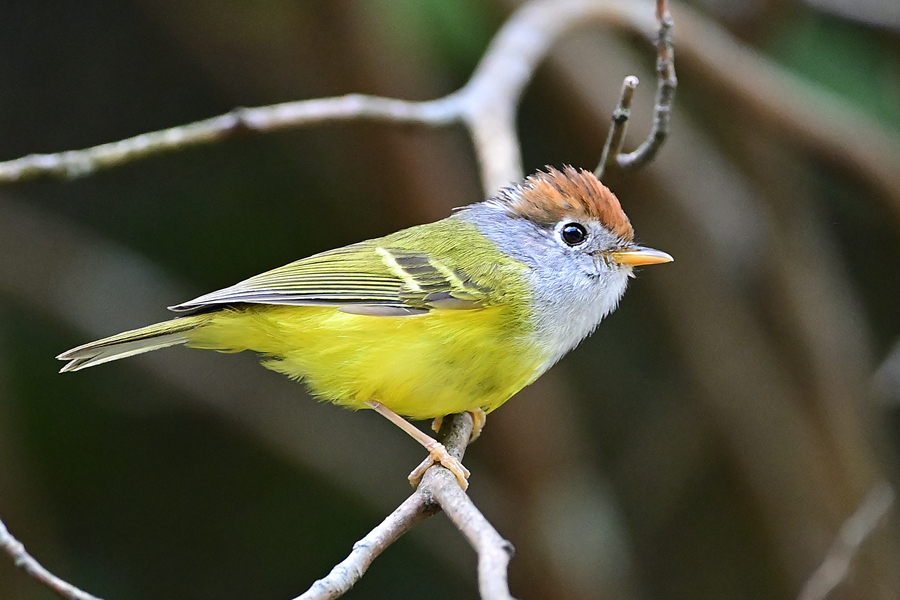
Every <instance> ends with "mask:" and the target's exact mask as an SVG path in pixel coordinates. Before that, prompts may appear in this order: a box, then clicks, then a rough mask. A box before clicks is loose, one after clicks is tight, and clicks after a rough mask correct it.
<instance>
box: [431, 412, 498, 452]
mask: <svg viewBox="0 0 900 600" xmlns="http://www.w3.org/2000/svg"><path fill="white" fill-rule="evenodd" d="M466 412H468V413H469V414H470V415H472V435H470V436H469V443H470V444H471V443H472V442H474V441H475V440H477V439H478V436H480V435H481V430H482V429H484V424H485V423H487V414H486V413H485V412H484V409H482V408H476V409H475V410H469V411H466ZM443 424H444V417H435V418H434V421H432V422H431V430H432V431H435V432H437V431H440V430H441V425H443Z"/></svg>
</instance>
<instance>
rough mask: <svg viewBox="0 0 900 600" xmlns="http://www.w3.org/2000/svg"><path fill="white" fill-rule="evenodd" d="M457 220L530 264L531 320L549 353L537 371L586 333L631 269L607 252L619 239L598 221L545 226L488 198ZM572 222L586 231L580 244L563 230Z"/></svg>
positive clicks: (619, 291)
mask: <svg viewBox="0 0 900 600" xmlns="http://www.w3.org/2000/svg"><path fill="white" fill-rule="evenodd" d="M457 218H461V219H465V220H467V221H469V222H471V223H473V224H474V225H476V226H477V227H478V229H479V230H480V231H481V232H482V234H484V236H485V237H487V238H488V239H489V240H491V241H492V242H494V243H495V244H496V245H497V246H498V247H499V248H501V249H502V250H503V251H504V252H505V253H506V254H508V255H509V256H512V257H513V258H515V259H517V260H519V261H520V262H522V263H524V264H525V265H527V266H529V267H531V269H530V270H529V272H528V277H529V280H530V283H531V286H532V290H533V294H534V296H533V309H534V310H533V314H534V315H535V316H534V324H535V327H536V329H537V332H538V337H539V339H540V341H541V342H542V343H544V344H546V345H547V350H548V353H549V358H548V359H547V360H546V361H545V364H544V365H543V368H542V369H541V370H540V372H543V371H544V370H546V369H548V368H549V367H550V366H552V365H553V363H555V362H556V361H557V360H559V359H560V358H561V357H562V356H563V355H564V354H565V353H566V352H568V351H569V350H571V349H572V348H574V347H575V346H577V345H578V343H579V342H580V341H581V340H583V339H584V338H585V337H586V336H587V335H589V334H590V333H591V332H592V331H593V330H594V328H595V327H597V325H598V324H599V323H600V321H601V319H603V317H605V316H606V315H607V314H609V313H610V312H611V311H612V310H614V309H615V308H616V305H617V304H618V302H619V299H620V298H621V297H622V294H623V293H624V292H625V287H626V286H627V284H628V278H629V277H630V276H631V273H632V269H631V267H629V266H625V265H619V264H616V263H615V262H613V261H611V260H610V259H609V258H608V255H607V254H606V253H608V252H610V251H613V250H616V249H619V248H621V247H622V246H623V242H622V240H620V239H619V238H618V237H617V236H615V235H614V234H612V233H611V232H610V231H609V230H608V229H606V228H605V227H603V226H602V225H601V224H600V223H599V222H596V221H578V220H575V219H562V220H560V221H559V222H557V223H554V224H552V225H550V226H546V227H544V226H540V225H537V224H535V223H534V222H532V221H530V220H528V219H524V218H521V217H514V216H511V215H510V214H509V213H508V208H507V207H506V206H504V205H502V204H500V203H498V202H490V201H488V202H483V203H481V204H476V205H473V206H471V207H468V208H467V209H466V210H464V211H462V212H460V213H458V214H457ZM572 224H575V225H577V226H581V227H583V230H584V232H585V233H586V235H585V236H584V240H583V241H581V242H580V243H574V244H573V243H571V242H572V241H574V240H577V239H578V238H579V237H580V236H578V235H573V234H574V233H575V232H576V231H577V229H572V228H571V227H569V229H567V226H570V225H572ZM567 232H568V234H569V235H566V233H567Z"/></svg>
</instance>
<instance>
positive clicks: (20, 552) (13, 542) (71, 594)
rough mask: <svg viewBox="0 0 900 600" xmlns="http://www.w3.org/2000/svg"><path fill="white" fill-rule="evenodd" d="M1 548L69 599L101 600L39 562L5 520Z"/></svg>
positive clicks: (16, 561)
mask: <svg viewBox="0 0 900 600" xmlns="http://www.w3.org/2000/svg"><path fill="white" fill-rule="evenodd" d="M0 549H2V550H3V551H4V552H6V553H7V554H9V556H10V557H12V559H13V563H14V564H15V565H16V566H17V567H19V568H20V569H22V570H23V571H25V572H26V573H28V575H30V576H31V577H33V578H34V579H36V580H37V581H39V582H40V583H42V584H44V585H45V586H46V587H48V588H50V589H51V590H53V591H54V592H56V593H57V594H58V595H60V596H61V597H63V598H66V599H67V600H100V598H98V597H97V596H93V595H91V594H89V593H87V592H85V591H84V590H82V589H80V588H77V587H75V586H74V585H72V584H71V583H69V582H67V581H63V580H62V579H60V578H59V577H57V576H56V575H54V574H53V573H51V572H50V571H48V570H47V569H45V568H44V567H43V566H42V565H41V563H39V562H38V561H37V560H35V558H34V557H33V556H31V555H30V554H29V553H28V551H27V550H25V546H23V545H22V542H20V541H19V540H17V539H16V538H14V537H13V535H12V534H11V533H10V532H9V529H7V528H6V525H5V524H4V523H3V521H0Z"/></svg>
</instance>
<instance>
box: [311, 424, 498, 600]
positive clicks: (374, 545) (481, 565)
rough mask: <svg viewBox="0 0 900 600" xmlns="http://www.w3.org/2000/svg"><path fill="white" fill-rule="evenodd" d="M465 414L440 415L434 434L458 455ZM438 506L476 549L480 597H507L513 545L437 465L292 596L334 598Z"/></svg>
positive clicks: (466, 427)
mask: <svg viewBox="0 0 900 600" xmlns="http://www.w3.org/2000/svg"><path fill="white" fill-rule="evenodd" d="M472 426H473V421H472V416H471V415H470V414H469V413H463V414H458V415H452V416H450V417H449V418H447V419H444V424H443V426H442V427H441V432H440V435H439V439H440V440H441V442H442V443H443V444H444V446H445V447H446V448H447V451H448V452H449V453H450V454H451V455H452V456H453V457H454V458H456V459H457V460H462V458H463V455H464V454H465V450H466V446H467V445H468V443H469V438H470V436H471V435H472ZM441 509H443V510H444V512H446V513H447V516H448V517H450V520H451V521H453V523H454V524H455V525H456V526H457V528H458V529H459V530H460V531H461V532H462V533H463V535H465V536H466V538H467V539H468V540H469V542H470V543H471V544H472V546H473V547H474V548H475V551H476V552H477V553H478V587H479V590H480V592H481V597H482V599H483V600H512V596H510V593H509V587H508V586H507V583H506V579H507V577H506V567H507V565H508V564H509V559H510V557H511V556H512V545H511V544H510V543H509V542H507V541H506V540H504V539H503V538H502V537H501V536H500V534H499V533H497V530H495V529H494V528H493V527H492V526H491V524H490V523H489V522H488V520H487V519H486V518H485V517H484V515H483V514H481V511H479V510H478V508H477V507H476V506H475V504H474V503H473V502H472V500H470V499H469V497H468V496H467V495H466V493H465V492H464V491H463V489H462V488H461V487H460V486H459V483H458V482H457V480H456V476H455V475H454V474H453V473H451V472H450V470H449V469H446V468H444V467H442V466H440V465H437V464H436V465H434V466H432V467H431V468H430V469H428V470H427V471H426V472H425V475H424V476H423V477H422V483H421V484H420V485H419V488H418V489H417V490H416V491H415V492H414V493H413V494H412V495H411V496H410V497H409V498H407V499H406V500H405V501H404V502H403V504H401V505H400V506H399V507H398V508H397V510H395V511H394V512H393V513H391V514H390V516H388V518H386V519H385V520H384V521H382V522H381V524H379V525H378V526H377V527H376V528H375V529H373V530H372V531H371V532H369V534H367V535H366V536H365V537H364V538H362V539H361V540H360V541H358V542H357V543H356V544H354V545H353V551H352V552H351V553H350V555H349V556H347V558H345V559H344V560H342V561H341V562H340V563H338V564H337V565H336V566H335V567H334V568H333V569H332V570H331V572H330V573H329V574H328V575H327V576H325V577H323V578H322V579H320V580H318V581H316V582H315V583H314V584H313V585H312V587H310V589H309V590H307V591H306V592H305V593H303V594H302V595H300V596H298V597H297V598H295V599H294V600H333V599H334V598H337V597H339V596H341V595H343V594H345V593H346V592H347V591H348V590H350V588H351V587H353V585H354V584H355V583H356V582H357V581H359V580H360V578H362V576H363V574H364V573H365V572H366V570H367V569H368V568H369V565H371V564H372V561H373V560H375V558H376V557H377V556H378V555H379V554H381V553H382V552H383V551H384V550H385V549H386V548H387V547H388V546H390V545H391V544H392V543H394V541H395V540H397V539H398V538H399V537H400V536H401V535H403V534H404V533H406V532H407V531H409V530H410V529H412V528H413V526H415V525H416V524H417V523H419V522H420V521H423V520H425V519H426V518H428V517H430V516H431V515H433V514H435V513H436V512H438V511H439V510H441Z"/></svg>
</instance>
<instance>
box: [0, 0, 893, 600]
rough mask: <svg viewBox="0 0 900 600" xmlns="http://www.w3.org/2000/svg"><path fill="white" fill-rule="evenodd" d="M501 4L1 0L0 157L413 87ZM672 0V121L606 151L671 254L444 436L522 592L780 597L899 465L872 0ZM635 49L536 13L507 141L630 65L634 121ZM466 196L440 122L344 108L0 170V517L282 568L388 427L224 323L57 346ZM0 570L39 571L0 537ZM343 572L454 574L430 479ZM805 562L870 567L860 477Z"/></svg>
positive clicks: (882, 123) (186, 573) (21, 598)
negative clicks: (497, 405)
mask: <svg viewBox="0 0 900 600" xmlns="http://www.w3.org/2000/svg"><path fill="white" fill-rule="evenodd" d="M623 1H624V0H623ZM517 4H518V3H517V2H515V1H514V0H482V1H478V0H418V1H416V0H369V1H358V2H352V1H345V0H332V1H330V2H315V1H300V0H262V1H257V2H242V1H239V0H226V1H224V2H223V1H221V0H217V1H213V0H179V1H174V0H126V1H121V0H119V1H113V0H78V1H77V2H76V1H74V0H69V1H58V0H57V1H52V2H51V1H49V0H4V2H2V3H0V81H2V82H3V83H2V85H0V107H2V111H0V159H2V160H6V159H13V158H17V157H19V156H22V155H25V154H29V153H33V152H56V151H62V150H70V149H78V148H82V147H86V146H90V145H94V144H99V143H103V142H107V141H114V140H118V139H121V138H124V137H128V136H132V135H136V134H138V133H142V132H145V131H149V130H155V129H160V128H165V127H170V126H174V125H178V124H182V123H186V122H189V121H193V120H196V119H201V118H205V117H209V116H213V115H216V114H219V113H223V112H226V111H228V110H230V109H231V108H233V107H236V106H255V105H264V104H270V103H275V102H283V101H289V100H297V99H303V98H313V97H319V96H331V95H339V94H344V93H348V92H367V93H373V94H383V95H388V96H395V97H400V98H406V99H430V98H434V97H438V96H441V95H444V94H446V93H449V92H450V91H452V90H454V89H456V88H457V87H459V86H460V85H462V84H463V83H464V82H465V81H466V80H467V78H468V76H469V75H470V73H471V72H472V70H473V68H474V67H475V65H476V63H477V61H478V59H479V58H480V56H481V55H482V53H483V52H484V50H485V48H486V45H487V44H488V42H489V40H490V38H491V36H492V35H493V34H494V32H496V30H497V29H498V28H499V27H500V25H501V24H502V23H503V21H504V20H505V19H506V18H507V17H508V15H509V14H510V13H511V12H512V11H513V10H514V9H515V7H516V6H517ZM672 13H673V16H674V18H675V20H676V56H677V58H678V61H677V69H678V76H679V82H680V86H679V88H678V95H677V98H676V107H675V113H674V117H673V124H672V129H671V136H670V140H669V142H668V143H667V145H666V146H664V147H663V150H662V152H661V153H660V155H659V156H658V158H657V160H656V161H655V162H654V163H653V164H652V165H650V166H649V167H647V168H645V169H643V170H641V171H638V172H631V173H624V174H623V173H616V172H610V173H608V175H607V183H608V184H609V185H610V186H611V187H612V188H613V190H614V191H615V192H616V193H617V194H618V196H619V198H620V199H621V201H622V204H623V206H624V207H625V210H626V211H627V212H628V214H629V215H630V217H631V219H632V222H633V224H634V226H635V229H636V231H637V235H638V238H639V241H640V242H642V243H645V244H647V245H649V246H652V247H655V248H659V249H661V250H665V251H667V252H669V253H671V254H672V255H674V256H675V258H676V261H675V263H673V264H672V265H667V266H664V267H654V268H650V269H647V270H646V271H642V272H641V273H640V274H639V275H638V277H637V279H636V280H635V281H634V282H633V284H632V285H631V289H630V290H629V291H628V293H627V294H626V296H625V299H624V301H623V303H622V305H621V307H620V308H619V310H618V311H617V312H616V313H614V314H613V315H612V316H611V317H609V318H608V319H607V320H606V321H605V322H604V323H603V325H602V326H601V327H600V328H599V330H598V331H597V332H596V333H595V334H594V335H593V337H591V338H590V339H589V340H587V341H586V342H585V343H583V344H582V345H581V347H579V348H578V349H577V350H576V351H575V352H573V353H572V354H571V355H569V356H568V357H567V358H565V359H564V360H563V361H562V362H561V363H560V364H559V365H558V366H557V367H555V368H554V369H553V370H552V371H551V372H550V373H548V374H547V375H546V376H544V377H543V378H542V379H541V380H539V381H538V382H537V383H536V384H535V385H533V386H531V387H530V388H528V389H526V390H524V391H523V392H522V393H520V394H519V395H518V396H517V397H516V398H514V399H513V400H512V401H510V402H509V403H508V404H507V405H505V406H504V407H503V408H502V409H500V410H499V411H497V412H495V413H493V414H492V415H491V417H490V418H489V419H488V425H487V428H486V429H485V432H484V435H483V436H482V438H481V439H480V440H478V442H477V443H476V444H474V445H473V446H471V447H470V448H469V452H468V454H467V456H466V464H467V466H469V468H471V469H472V471H473V475H472V479H471V484H472V485H471V488H470V493H471V496H472V497H473V498H474V500H475V501H476V503H477V504H478V505H479V507H481V508H482V509H483V511H484V512H485V514H486V515H487V516H488V518H489V519H491V521H492V522H493V523H494V524H495V525H496V526H497V528H498V529H499V530H500V532H501V533H502V534H503V535H505V536H506V537H507V538H508V539H510V540H511V541H512V542H513V544H514V545H515V546H516V549H517V554H516V556H515V558H514V559H513V561H512V563H511V568H510V581H511V587H512V591H513V594H514V595H516V596H517V597H521V598H524V599H526V600H551V599H557V598H559V599H562V598H566V599H569V600H572V599H576V600H577V599H607V598H608V599H613V598H615V599H646V600H677V599H685V600H687V599H691V600H705V599H710V600H712V599H716V600H724V599H736V600H737V599H741V600H743V599H781V598H785V599H788V598H795V597H797V596H798V594H799V593H800V590H801V588H802V587H803V585H804V582H806V581H807V579H808V578H809V577H810V576H811V574H812V573H813V571H814V570H815V569H816V568H817V566H818V565H819V564H820V563H821V562H822V561H823V559H824V558H825V556H826V554H827V553H828V551H829V548H830V547H831V545H832V543H833V541H834V540H835V538H836V536H837V534H838V530H839V529H840V527H841V525H842V523H844V522H845V521H846V520H847V519H848V518H849V517H850V515H852V514H853V513H854V511H856V510H857V508H858V507H859V506H860V504H861V503H862V502H863V499H864V498H865V497H866V495H867V494H868V493H869V492H870V490H872V489H873V487H874V486H876V484H877V482H879V481H881V480H885V479H886V480H888V481H891V482H894V483H896V482H897V478H898V470H897V468H896V465H897V462H898V456H900V436H898V434H900V410H898V409H900V406H898V403H900V311H898V308H900V268H898V257H900V4H898V3H897V2H895V1H892V0H805V1H801V0H756V1H753V2H739V1H737V0H695V1H693V2H691V3H690V4H689V5H684V4H681V3H678V4H674V5H673V6H672ZM735 43H740V44H743V45H744V51H743V52H739V50H740V48H738V47H737V46H734V45H733V44H735ZM724 50H728V52H726V51H724ZM732 52H739V54H738V55H737V56H740V57H742V58H741V60H740V61H738V60H735V59H733V58H732V57H733V54H732ZM653 60H654V51H653V49H652V47H651V46H649V45H648V44H647V42H646V41H645V40H644V39H642V38H640V37H638V36H636V35H635V34H634V33H632V32H628V31H624V30H621V29H617V28H615V27H612V26H607V27H604V26H591V27H588V28H584V29H582V30H579V31H578V32H577V33H572V34H570V35H567V36H566V37H565V39H564V40H562V41H561V42H559V43H558V44H556V45H555V46H554V50H553V52H552V53H551V55H550V57H548V59H547V60H546V61H545V62H544V63H543V64H542V66H541V67H540V68H539V69H538V71H537V73H536V74H535V77H534V81H533V83H532V84H531V85H530V87H529V88H528V90H527V91H526V93H525V96H524V98H523V100H522V102H521V105H520V110H519V132H520V136H521V141H522V145H523V156H524V159H525V166H526V170H527V171H529V172H531V171H534V170H535V169H538V168H541V167H543V166H544V165H548V164H549V165H555V166H561V165H563V164H573V165H576V166H583V167H586V168H589V169H593V168H594V166H595V165H596V163H597V160H598V157H599V154H600V149H601V146H602V142H603V136H604V135H605V132H606V129H607V124H608V120H609V114H610V113H611V110H612V108H613V107H614V104H615V99H616V97H617V94H618V90H619V88H620V86H621V82H622V78H623V77H624V76H626V75H628V74H637V75H638V76H639V77H640V78H641V80H642V82H643V85H642V86H641V87H640V88H639V89H638V92H637V96H638V97H637V100H636V106H635V116H634V120H633V124H632V126H631V129H630V131H629V148H633V147H634V145H635V144H636V143H637V142H638V141H639V140H640V138H641V137H643V136H644V135H645V132H646V131H647V129H648V127H649V117H650V110H651V108H650V107H651V106H652V89H653V87H654V84H653V83H652V82H653V72H652V68H653ZM759 73H763V74H765V75H766V76H765V77H761V78H760V77H757V75H758V74H759ZM481 197H482V192H481V184H480V182H479V179H478V170H477V165H476V164H475V161H474V158H473V155H472V151H471V146H470V142H469V140H468V138H467V137H466V134H465V132H464V131H463V130H462V129H461V128H451V129H447V130H426V129H420V128H410V127H395V126H390V125H386V124H371V123H370V124H359V123H346V124H340V125H326V126H320V127H316V128H307V129H300V130H294V131H289V132H281V133H277V134H270V135H265V136H247V137H244V138H241V139H233V140H230V141H228V142H226V143H222V144H217V145H213V146H209V147H204V148H196V149H191V150H187V151H182V152H177V153H172V154H168V155H165V156H160V157H154V158H151V159H148V160H143V161H140V162H135V163H133V164H130V165H127V166H123V167H120V168H116V169H112V170H109V171H105V172H102V173H98V174H95V175H92V176H89V177H86V178H83V179H78V180H73V181H55V180H48V181H37V182H32V183H22V184H15V185H6V186H3V187H2V188H0V517H2V518H3V520H4V521H5V522H6V524H7V525H8V526H9V527H10V529H11V531H12V532H13V533H14V534H15V535H16V536H17V537H19V538H20V539H21V540H22V541H23V542H24V543H25V544H26V546H27V547H28V548H29V550H30V551H31V552H32V553H33V554H34V555H35V556H36V557H37V558H38V559H39V560H41V561H42V562H43V563H44V564H45V565H46V566H48V567H49V568H50V569H51V570H53V571H54V572H56V573H57V574H59V575H60V576H62V577H64V578H66V579H68V580H70V581H72V582H73V583H75V584H77V585H79V586H81V587H83V588H84V589H86V590H88V591H90V592H92V593H94V594H96V595H98V596H100V597H102V598H108V599H110V600H115V599H123V600H124V599H126V598H128V599H130V600H142V599H147V600H149V599H155V598H196V599H200V600H202V599H206V598H209V599H212V598H216V599H217V600H228V599H230V598H234V599H239V598H240V599H243V598H259V599H261V598H266V599H271V600H282V599H286V598H292V597H294V596H296V595H298V594H300V593H301V592H302V591H304V590H305V589H306V588H307V587H308V586H309V585H310V584H311V583H312V582H313V580H315V579H316V578H319V577H321V576H323V575H325V574H326V573H327V572H328V570H329V569H330V568H331V566H332V565H334V564H335V563H336V562H337V561H339V560H341V559H342V558H343V557H344V556H346V554H347V553H348V552H349V550H350V548H351V546H352V544H353V542H354V541H355V540H357V539H358V538H360V537H362V536H363V535H364V534H365V533H366V532H367V531H368V530H369V529H370V528H371V527H373V526H374V525H375V524H376V523H378V522H379V521H380V520H381V519H382V518H383V517H384V516H385V515H386V514H387V513H388V512H389V511H390V510H391V509H392V508H393V507H395V506H396V505H397V504H398V503H399V502H400V501H402V499H403V498H404V497H406V495H407V494H408V493H409V488H408V485H407V483H406V474H407V472H408V471H409V470H410V469H411V468H412V467H413V466H415V465H416V464H417V463H418V462H419V460H421V457H422V450H421V448H418V447H417V446H416V445H415V443H414V442H412V441H411V440H409V439H407V437H406V436H405V435H403V434H402V433H401V432H399V431H397V430H395V429H394V428H393V426H391V425H389V424H388V423H386V422H383V419H381V418H380V417H378V416H377V415H374V414H371V413H369V412H364V413H356V414H354V413H350V412H348V411H344V410H341V409H339V408H336V407H333V406H330V405H321V404H318V403H316V402H314V401H313V400H310V399H309V397H308V396H307V395H306V394H305V392H304V390H303V388H302V386H298V385H296V384H293V383H291V382H290V381H288V380H287V379H285V378H283V377H281V376H280V375H277V374H275V373H271V372H269V371H267V370H265V369H263V368H261V367H259V366H258V365H257V364H256V360H255V358H254V357H252V356H245V355H219V354H214V353H205V352H197V351H191V350H186V349H171V350H166V351H164V352H159V353H153V354H150V355H145V356H142V357H137V358H134V359H129V360H127V361H122V362H119V363H115V364H110V365H105V366H103V367H101V368H97V369H90V370H88V371H85V372H79V373H75V374H71V375H65V376H62V375H58V374H57V370H58V369H59V367H60V363H58V362H57V361H56V360H55V359H54V356H55V355H56V354H58V353H59V352H61V351H63V350H66V349H68V348H70V347H73V346H75V345H78V344H81V343H84V342H86V341H89V340H92V339H95V338H97V337H100V336H103V335H108V334H112V333H116V332H118V331H121V330H123V329H127V328H133V327H137V326H141V325H144V324H147V323H150V322H153V321H156V320H161V319H165V318H168V316H169V315H168V314H167V311H166V310H165V307H166V306H167V305H171V304H176V303H178V302H180V301H184V300H187V299H189V298H192V297H194V296H196V295H199V294H201V293H204V292H206V291H210V290H212V289H216V288H219V287H223V286H226V285H230V284H232V283H234V282H236V281H238V280H240V279H243V278H245V277H247V276H250V275H253V274H256V273H258V272H261V271H263V270H266V269H269V268H272V267H275V266H279V265H282V264H284V263H287V262H290V261H291V260H294V259H296V258H300V257H303V256H306V255H309V254H312V253H314V252H317V251H321V250H326V249H329V248H332V247H336V246H340V245H343V244H347V243H351V242H354V241H358V240H360V239H364V238H367V237H373V236H379V235H383V234H386V233H388V232H391V231H394V230H396V229H398V228H401V227H406V226H410V225H413V224H417V223H422V222H426V221H430V220H434V219H438V218H441V217H444V216H446V215H447V214H448V213H449V211H450V209H451V208H452V207H454V206H460V205H464V204H468V203H471V202H473V201H477V200H479V199H480V198H481ZM423 426H424V425H423ZM0 597H2V598H8V599H11V600H40V599H49V598H52V597H53V596H52V594H51V593H50V592H49V591H47V590H45V589H43V588H41V587H39V586H38V585H37V584H35V583H33V582H32V581H30V580H29V579H27V578H26V577H25V576H24V575H22V574H20V573H18V572H17V571H15V569H14V568H13V566H12V565H11V564H10V563H9V561H8V560H2V559H0ZM347 597H349V598H412V597H428V598H437V599H441V598H448V599H449V598H476V597H477V588H476V579H475V557H474V554H473V552H472V551H471V550H470V549H469V548H468V547H467V545H466V544H465V542H464V541H463V540H462V538H461V537H460V536H459V535H458V534H457V533H456V531H455V530H454V529H453V528H452V527H451V526H449V525H448V524H447V522H446V519H445V518H444V517H442V516H437V517H435V518H432V519H430V520H429V521H428V522H426V523H425V524H423V525H420V526H419V527H418V528H417V529H416V530H415V531H414V532H412V533H411V534H410V535H408V536H406V537H404V538H403V539H402V540H401V541H400V542H398V543H397V544H396V545H395V546H393V547H391V548H390V549H389V550H388V551H387V552H386V553H385V554H384V555H383V556H382V557H380V558H379V559H377V560H376V562H375V563H374V565H373V566H372V568H371V569H370V571H369V572H368V573H367V574H366V576H365V577H364V578H363V579H362V581H361V582H360V583H359V584H358V585H357V586H356V588H354V590H353V591H351V592H350V594H348V596H347ZM828 597H829V598H834V599H850V598H871V599H884V600H890V599H896V598H898V597H900V521H898V519H897V518H896V515H895V514H894V512H892V513H890V514H889V516H888V517H887V518H886V519H884V520H883V522H882V523H881V526H880V527H879V528H878V529H877V531H876V532H875V533H873V534H872V536H871V537H870V538H869V539H867V540H866V541H865V543H864V544H863V546H862V548H861V549H860V551H859V552H858V553H857V554H856V556H855V557H854V560H853V563H852V567H851V570H850V572H849V574H848V575H847V577H846V578H845V580H844V581H843V582H842V583H841V584H840V585H839V586H838V587H837V588H836V589H835V590H834V591H833V592H831V594H830V595H829V596H828Z"/></svg>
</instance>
